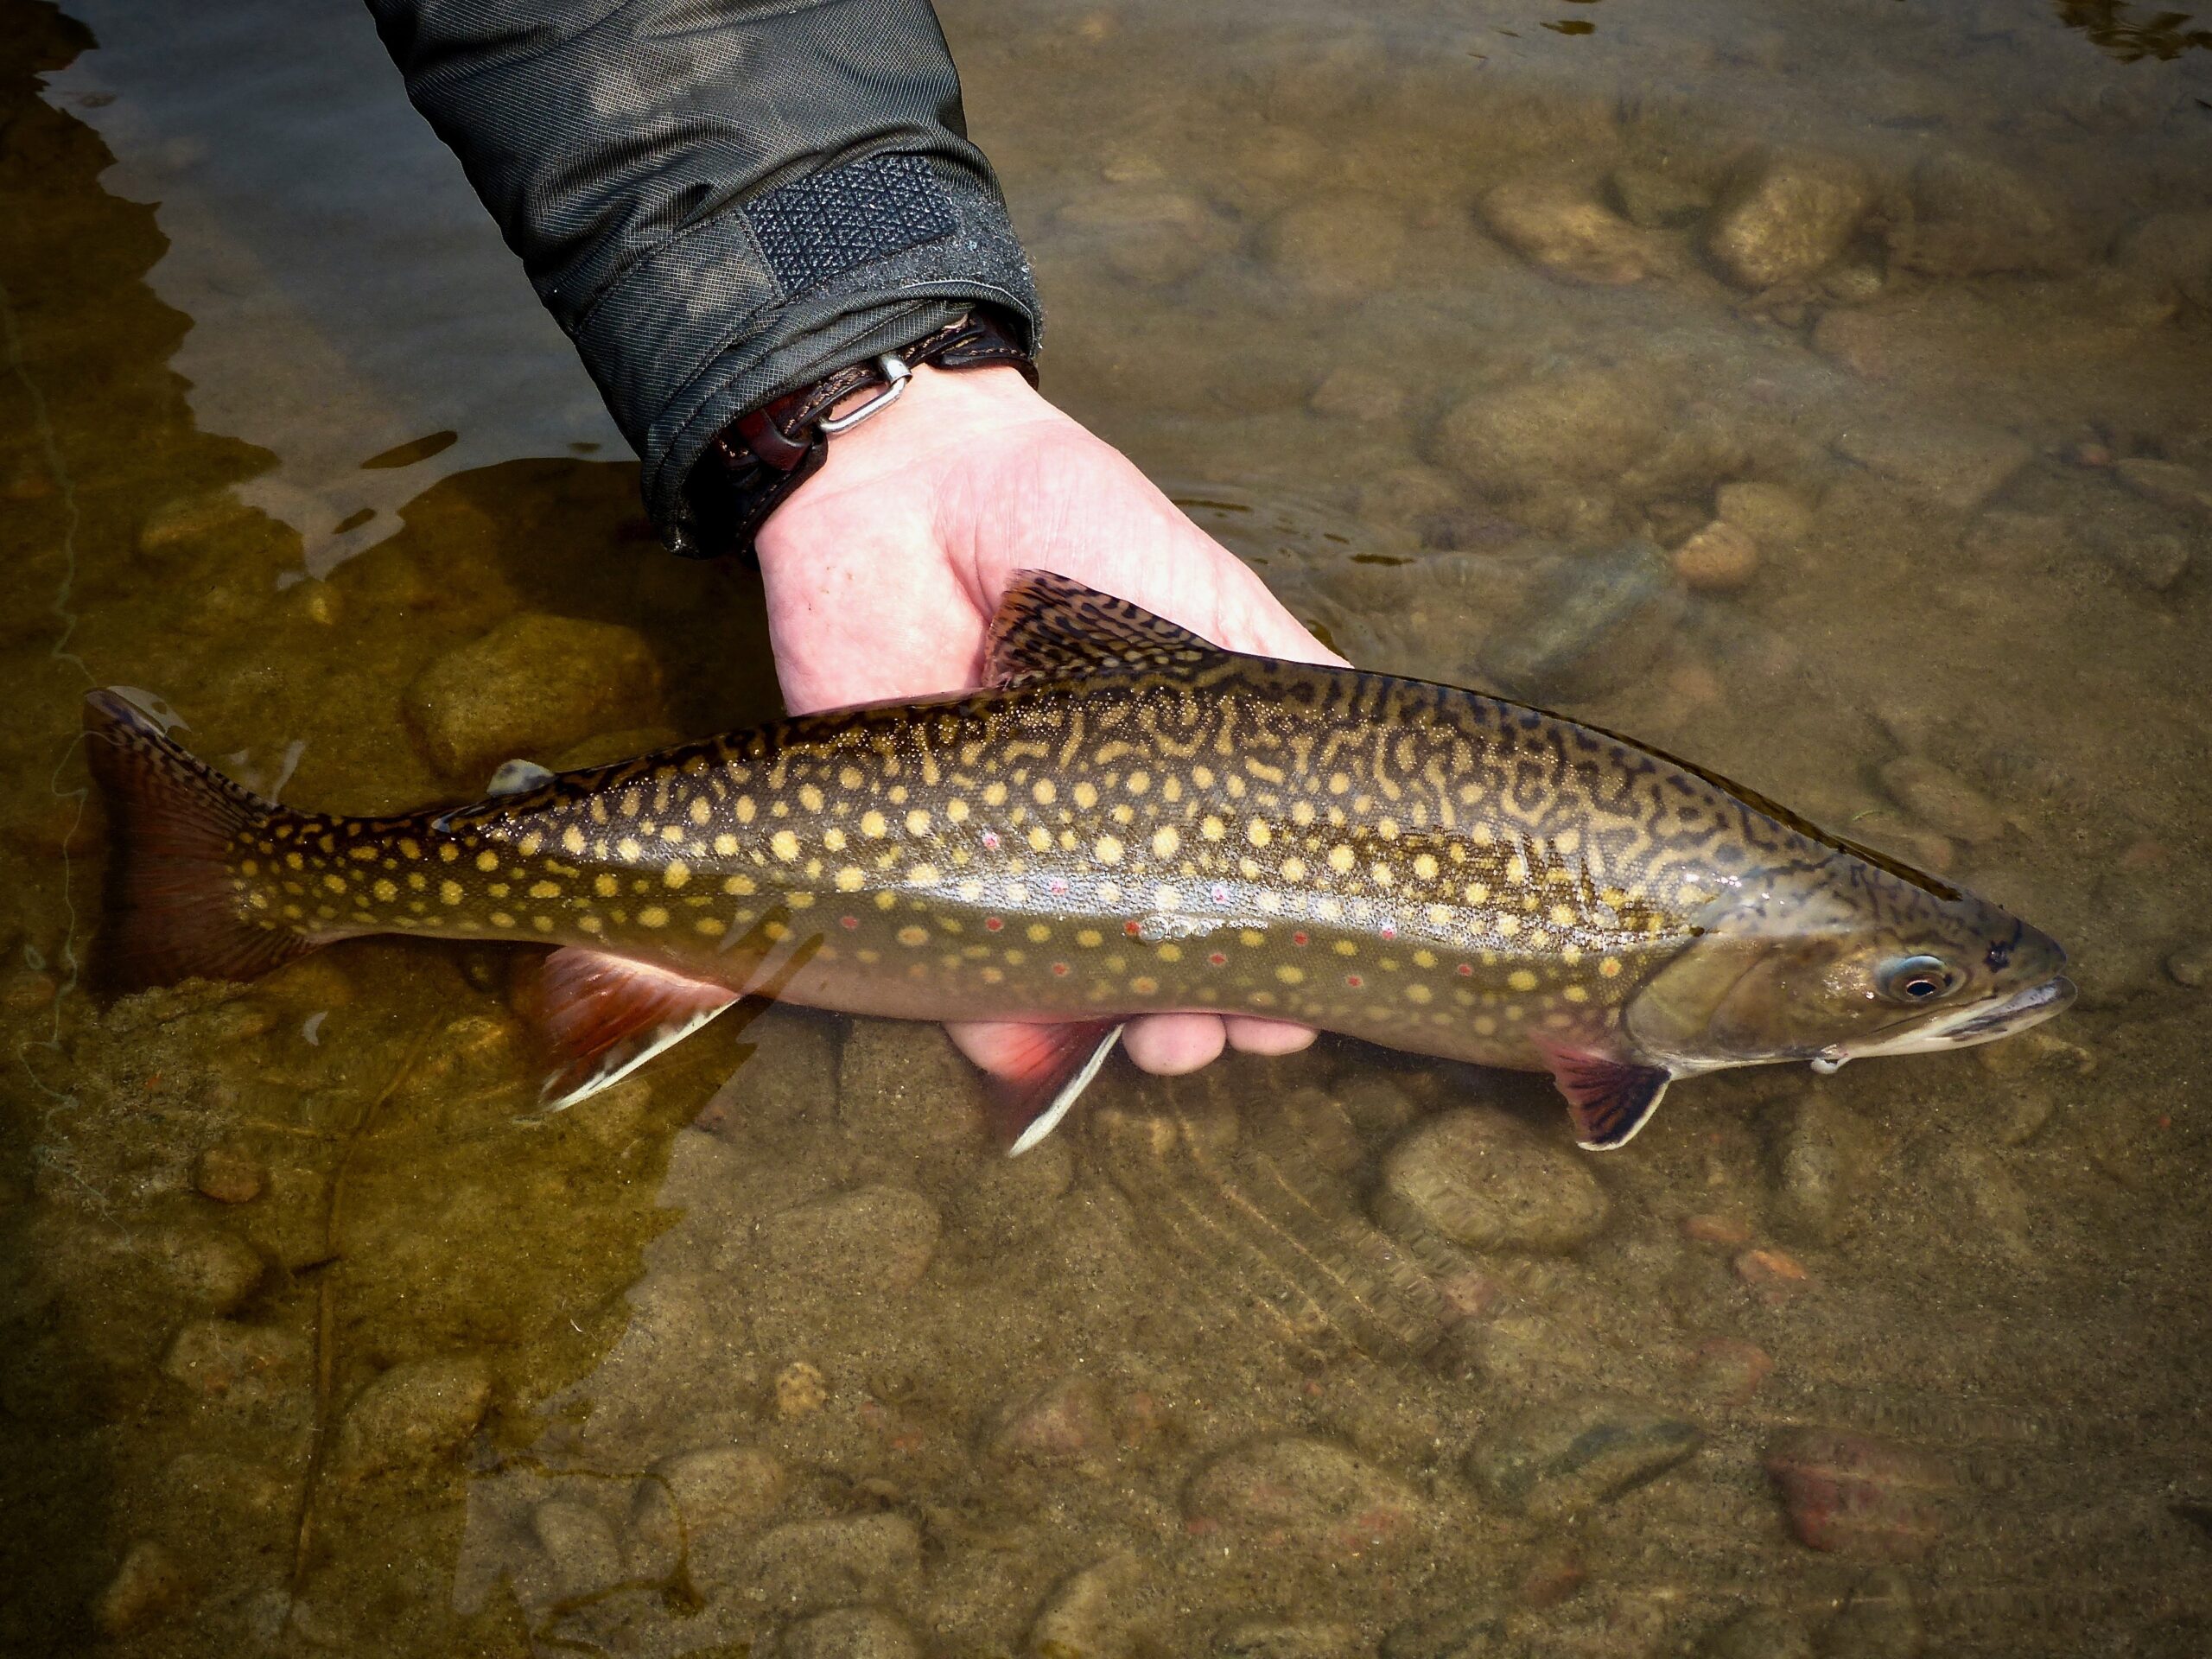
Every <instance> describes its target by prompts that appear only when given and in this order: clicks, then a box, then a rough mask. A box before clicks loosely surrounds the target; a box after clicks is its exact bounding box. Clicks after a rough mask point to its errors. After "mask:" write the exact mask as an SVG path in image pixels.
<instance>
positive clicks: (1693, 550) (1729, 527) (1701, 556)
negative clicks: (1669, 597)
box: [1670, 518, 1759, 594]
mask: <svg viewBox="0 0 2212 1659" xmlns="http://www.w3.org/2000/svg"><path fill="white" fill-rule="evenodd" d="M1670 557H1671V559H1672V562H1673V564H1674V567H1675V575H1678V576H1680V577H1681V579H1682V585H1683V586H1684V587H1686V588H1692V589H1694V590H1695V591H1697V592H1699V593H1708V594H1726V593H1733V592H1734V591H1735V590H1736V589H1738V588H1743V587H1746V586H1748V585H1749V584H1750V582H1751V578H1752V577H1753V576H1755V575H1758V572H1759V544H1758V542H1756V541H1755V540H1753V539H1752V537H1751V532H1750V531H1746V530H1745V529H1744V528H1743V527H1742V526H1741V525H1738V524H1730V523H1729V522H1728V521H1727V520H1726V519H1725V518H1716V519H1714V520H1713V522H1712V523H1711V524H1707V526H1706V527H1705V528H1704V529H1703V530H1700V531H1698V532H1697V533H1696V534H1695V535H1694V536H1692V537H1690V538H1689V539H1688V541H1686V542H1684V543H1682V544H1681V546H1680V547H1678V548H1676V549H1675V550H1674V552H1673V554H1672V555H1671V556H1670Z"/></svg>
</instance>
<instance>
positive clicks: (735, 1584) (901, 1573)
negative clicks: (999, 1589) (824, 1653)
mask: <svg viewBox="0 0 2212 1659" xmlns="http://www.w3.org/2000/svg"><path fill="white" fill-rule="evenodd" d="M921 1560H922V1535H921V1532H920V1530H919V1529H918V1528H916V1526H915V1525H914V1523H913V1522H912V1521H910V1520H908V1519H907V1518H906V1516H903V1515H891V1514H885V1515H856V1516H838V1517H836V1518H833V1519H829V1520H821V1521H789V1522H785V1523H784V1524H783V1525H782V1526H779V1527H773V1528H771V1529H769V1530H768V1531H766V1532H764V1533H762V1534H761V1535H760V1538H759V1539H758V1540H757V1541H755V1542H754V1543H753V1547H752V1548H750V1549H748V1550H746V1551H744V1552H742V1553H741V1554H729V1553H727V1552H723V1551H720V1550H712V1549H709V1550H706V1551H702V1552H700V1553H698V1554H696V1556H695V1559H694V1560H693V1563H692V1566H693V1572H694V1573H695V1575H696V1576H697V1577H698V1578H699V1579H700V1580H701V1584H702V1588H704V1587H706V1586H707V1585H708V1584H710V1583H711V1584H715V1585H727V1586H728V1587H730V1588H732V1589H734V1590H736V1591H738V1592H741V1593H742V1594H744V1595H747V1596H748V1597H750V1598H751V1599H754V1600H756V1601H761V1602H765V1603H766V1605H768V1606H769V1607H771V1608H772V1609H774V1610H776V1611H784V1612H798V1611H813V1610H814V1609H817V1608H824V1607H836V1606H842V1605H849V1604H851V1603H855V1602H868V1601H876V1600H884V1599H893V1597H895V1596H896V1595H897V1593H898V1592H899V1591H901V1590H902V1589H905V1588H907V1587H910V1586H911V1585H912V1581H913V1580H914V1579H915V1578H916V1576H917V1575H918V1573H919V1572H920V1570H921Z"/></svg>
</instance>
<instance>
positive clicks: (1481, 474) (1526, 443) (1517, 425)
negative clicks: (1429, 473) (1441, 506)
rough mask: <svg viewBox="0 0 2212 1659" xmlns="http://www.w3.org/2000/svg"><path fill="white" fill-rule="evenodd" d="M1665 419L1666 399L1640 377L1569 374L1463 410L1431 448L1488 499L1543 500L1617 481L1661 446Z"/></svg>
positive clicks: (1447, 421) (1489, 396)
mask: <svg viewBox="0 0 2212 1659" xmlns="http://www.w3.org/2000/svg"><path fill="white" fill-rule="evenodd" d="M1667 416H1668V409H1667V399H1666V398H1665V397H1664V396H1663V394H1662V392H1661V391H1659V390H1658V389H1657V388H1656V386H1654V385H1652V384H1651V383H1649V381H1647V380H1646V379H1644V378H1642V377H1640V376H1637V375H1632V374H1627V373H1624V372H1619V371H1618V370H1611V369H1594V368H1577V369H1569V370H1567V371H1564V372H1560V373H1557V374H1548V375H1541V376H1538V377H1536V378H1532V379H1529V380H1524V381H1522V382H1520V383H1519V384H1517V385H1509V386H1507V387H1504V388H1503V389H1502V390H1499V391H1492V392H1489V393H1485V394H1484V395H1482V396H1479V397H1471V398H1470V399H1468V400H1467V401H1466V402H1465V403H1463V404H1459V406H1458V407H1456V408H1454V409H1452V410H1450V411H1449V412H1448V413H1446V416H1444V418H1443V420H1442V421H1441V422H1440V423H1438V425H1437V429H1436V432H1435V435H1434V436H1433V440H1432V442H1431V448H1432V450H1433V457H1434V459H1435V460H1436V461H1438V462H1439V463H1440V464H1441V465H1443V466H1446V467H1450V468H1452V470H1453V471H1455V472H1457V473H1459V474H1461V475H1462V476H1463V477H1465V479H1467V480H1468V481H1469V482H1471V484H1473V485H1474V486H1475V487H1476V488H1477V489H1478V490H1480V491H1482V492H1483V493H1484V494H1487V495H1491V496H1497V497H1504V498H1509V499H1510V498H1512V497H1516V496H1533V495H1540V494H1542V493H1547V492H1549V491H1554V490H1556V489H1557V488H1559V486H1560V485H1561V484H1563V483H1569V484H1606V483H1610V482H1611V481H1612V480H1614V479H1617V478H1618V477H1619V476H1620V474H1623V473H1624V472H1626V471H1627V470H1628V469H1629V468H1630V467H1631V466H1633V465H1634V464H1635V463H1636V462H1637V461H1638V460H1640V459H1641V458H1642V457H1643V455H1645V454H1647V453H1649V451H1650V450H1652V449H1653V448H1656V446H1657V445H1658V442H1659V441H1660V439H1661V437H1662V435H1664V433H1665V429H1666V423H1667Z"/></svg>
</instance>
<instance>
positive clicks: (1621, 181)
mask: <svg viewBox="0 0 2212 1659" xmlns="http://www.w3.org/2000/svg"><path fill="white" fill-rule="evenodd" d="M1605 182H1606V186H1607V188H1608V189H1609V191H1610V192H1611V195H1612V199H1613V202H1614V205H1615V206H1617V207H1618V208H1619V209H1620V210H1621V216H1622V217H1623V218H1624V219H1627V220H1628V222H1629V223H1630V224H1631V225H1635V226H1641V227H1642V228H1643V229H1644V230H1647V231H1656V230H1677V229H1680V228H1681V226H1685V225H1689V224H1693V223H1694V222H1695V221H1696V220H1697V219H1700V218H1702V217H1703V216H1704V214H1705V212H1706V210H1707V208H1708V207H1712V206H1713V192H1712V191H1710V190H1708V189H1707V188H1705V187H1704V186H1703V185H1702V184H1700V183H1699V182H1698V181H1696V180H1694V179H1689V178H1685V177H1683V176H1682V175H1681V174H1679V173H1670V172H1668V171H1666V170H1665V169H1664V168H1656V167H1637V166H1635V165H1633V164H1631V163H1627V162H1624V163H1623V164H1622V165H1620V166H1619V167H1617V168H1614V169H1613V171H1612V175H1611V177H1610V178H1609V179H1607V180H1606V181H1605Z"/></svg>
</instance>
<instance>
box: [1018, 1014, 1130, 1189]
mask: <svg viewBox="0 0 2212 1659" xmlns="http://www.w3.org/2000/svg"><path fill="white" fill-rule="evenodd" d="M1125 1029H1126V1027H1122V1026H1116V1027H1114V1029H1113V1030H1111V1031H1109V1032H1108V1033H1106V1034H1105V1035H1104V1036H1103V1037H1102V1038H1100V1039H1098V1046H1097V1047H1096V1048H1094V1049H1092V1050H1091V1051H1090V1058H1089V1059H1087V1060H1085V1061H1084V1063H1083V1065H1082V1067H1081V1069H1080V1070H1078V1071H1077V1072H1076V1074H1075V1075H1074V1076H1073V1077H1070V1078H1069V1079H1068V1080H1067V1081H1066V1082H1065V1083H1064V1084H1061V1085H1060V1092H1059V1093H1058V1094H1057V1095H1054V1096H1052V1104H1051V1105H1049V1106H1047V1107H1046V1108H1045V1109H1044V1110H1043V1111H1041V1112H1039V1113H1038V1114H1037V1116H1034V1117H1033V1118H1031V1119H1030V1120H1029V1127H1028V1128H1026V1129H1024V1130H1023V1131H1022V1132H1021V1135H1020V1139H1018V1140H1017V1141H1014V1144H1013V1145H1012V1146H1010V1147H1007V1149H1006V1155H1007V1157H1009V1158H1019V1157H1020V1156H1021V1154H1023V1153H1025V1152H1027V1151H1028V1150H1029V1149H1030V1148H1031V1147H1033V1146H1035V1145H1036V1144H1037V1143H1038V1142H1039V1141H1042V1140H1043V1139H1044V1138H1045V1137H1046V1135H1050V1134H1052V1131H1053V1130H1054V1129H1056V1128H1059V1126H1060V1120H1061V1119H1062V1118H1064V1117H1065V1116H1067V1115H1068V1109H1069V1108H1070V1107H1071V1106H1073V1105H1074V1104H1075V1103H1076V1102H1077V1100H1078V1099H1080V1098H1081V1097H1082V1096H1083V1091H1084V1090H1086V1089H1088V1088H1089V1087H1090V1080H1091V1079H1092V1078H1093V1077H1096V1076H1097V1075H1098V1070H1099V1068H1100V1067H1101V1066H1103V1065H1105V1064H1106V1057H1107V1056H1108V1055H1109V1054H1111V1053H1112V1052H1114V1045H1115V1044H1116V1043H1118V1042H1120V1041H1121V1040H1122V1032H1123V1030H1125Z"/></svg>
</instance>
